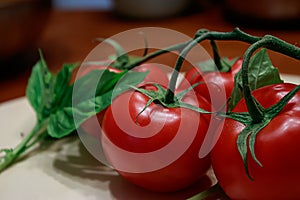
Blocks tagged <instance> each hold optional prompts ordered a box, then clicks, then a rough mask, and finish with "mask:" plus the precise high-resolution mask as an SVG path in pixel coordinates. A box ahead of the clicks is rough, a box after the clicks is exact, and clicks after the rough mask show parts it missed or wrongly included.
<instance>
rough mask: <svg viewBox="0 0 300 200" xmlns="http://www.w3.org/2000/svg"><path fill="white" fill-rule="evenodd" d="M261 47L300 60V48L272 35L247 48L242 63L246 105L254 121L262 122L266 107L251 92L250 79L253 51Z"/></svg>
mask: <svg viewBox="0 0 300 200" xmlns="http://www.w3.org/2000/svg"><path fill="white" fill-rule="evenodd" d="M261 47H266V48H268V49H271V50H273V51H277V52H280V53H283V54H285V55H288V56H290V57H293V58H295V59H298V60H300V48H298V47H296V46H294V45H291V44H289V43H287V42H285V41H283V40H281V39H279V38H276V37H274V36H270V35H266V36H264V37H263V38H262V39H260V40H258V41H257V42H255V43H253V44H252V45H251V46H250V47H249V48H248V49H247V50H246V52H245V54H244V59H243V64H242V84H243V93H244V97H245V100H246V105H247V108H248V112H249V114H250V116H251V118H252V121H253V123H260V122H261V121H262V120H263V119H264V115H265V109H264V108H263V107H262V106H261V105H260V103H259V102H258V101H257V100H256V99H255V98H254V97H253V95H252V94H251V88H250V84H249V80H248V65H249V62H250V58H251V56H252V55H253V53H254V52H255V51H256V50H257V49H259V48H261Z"/></svg>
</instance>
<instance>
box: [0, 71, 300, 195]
mask: <svg viewBox="0 0 300 200" xmlns="http://www.w3.org/2000/svg"><path fill="white" fill-rule="evenodd" d="M282 77H283V79H284V80H286V81H287V82H293V83H299V82H300V76H295V75H286V74H284V75H282ZM34 123H35V115H34V112H33V110H32V109H31V107H30V105H29V104H28V102H27V100H26V98H19V99H15V100H12V101H8V102H5V103H2V104H0V127H1V132H0V147H1V148H7V147H13V146H15V145H17V144H18V143H19V142H20V141H21V139H22V136H21V133H24V134H27V133H28V132H29V131H30V130H31V128H32V127H33V126H34ZM205 181H206V184H209V180H208V179H206V180H205ZM203 187H204V186H203V185H200V184H198V185H195V186H194V187H192V188H189V189H187V190H185V191H181V192H177V193H171V194H159V193H153V192H149V191H146V190H143V189H141V188H139V187H136V186H134V185H132V184H130V183H128V182H126V181H125V180H124V179H122V178H121V177H120V176H119V175H118V174H117V173H115V172H114V171H113V170H111V169H109V168H107V167H105V166H103V165H101V164H100V163H99V162H98V161H97V160H95V159H94V158H93V157H92V156H91V155H90V154H89V153H87V151H86V150H85V148H84V147H83V145H82V144H81V142H80V141H79V140H78V139H77V137H69V138H65V139H63V140H60V141H57V142H55V143H52V145H50V146H49V147H48V148H47V149H45V150H40V151H39V152H35V153H32V154H31V155H30V157H28V158H27V159H24V160H22V161H20V162H18V163H16V164H15V165H13V166H12V167H10V168H8V169H7V170H5V171H4V172H2V173H1V174H0V199H1V200H2V199H3V200H8V199H9V200H10V199H13V200H48V199H49V200H53V199H55V200H95V199H101V200H108V199H120V200H135V199H136V200H137V199H142V198H143V199H144V200H148V199H149V200H150V199H151V200H152V199H172V200H176V199H185V198H187V197H190V196H192V195H193V194H195V193H197V192H199V191H201V190H202V189H203ZM206 187H207V185H206Z"/></svg>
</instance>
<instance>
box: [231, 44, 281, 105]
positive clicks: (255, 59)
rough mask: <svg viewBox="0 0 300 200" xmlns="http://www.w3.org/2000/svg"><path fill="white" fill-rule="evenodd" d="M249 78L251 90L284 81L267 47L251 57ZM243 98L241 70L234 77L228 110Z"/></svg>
mask: <svg viewBox="0 0 300 200" xmlns="http://www.w3.org/2000/svg"><path fill="white" fill-rule="evenodd" d="M248 78H249V83H250V88H251V90H255V89H258V88H261V87H263V86H266V85H270V84H275V83H282V82H283V81H282V80H281V79H280V75H279V71H278V69H277V68H275V67H274V66H273V65H272V62H271V60H270V58H269V56H268V53H267V50H266V49H264V48H263V49H261V50H260V51H259V52H257V53H256V54H255V55H254V56H252V58H251V59H250V62H249V66H248ZM242 98H243V87H242V73H241V70H240V71H239V72H238V73H237V74H236V75H235V77H234V89H233V91H232V93H231V97H230V101H229V104H228V110H229V111H230V110H232V109H233V108H234V107H235V105H236V104H237V103H238V102H239V101H240V100H241V99H242Z"/></svg>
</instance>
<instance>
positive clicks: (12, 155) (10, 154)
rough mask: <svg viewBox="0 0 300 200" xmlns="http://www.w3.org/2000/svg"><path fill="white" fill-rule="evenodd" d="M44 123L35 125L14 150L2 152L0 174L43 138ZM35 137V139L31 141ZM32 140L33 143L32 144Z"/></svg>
mask: <svg viewBox="0 0 300 200" xmlns="http://www.w3.org/2000/svg"><path fill="white" fill-rule="evenodd" d="M45 131H46V130H45V126H44V123H43V122H41V123H37V124H36V125H35V127H34V128H33V129H32V131H31V132H30V133H29V134H28V135H27V136H26V137H25V138H24V139H23V140H22V142H21V143H20V144H19V145H18V146H16V148H14V149H4V150H2V151H3V153H4V154H5V156H4V157H2V158H1V157H0V173H1V172H2V171H3V170H4V169H6V168H7V167H9V166H10V165H11V164H13V163H14V162H15V160H16V159H17V158H18V157H19V156H20V155H21V154H22V153H24V152H25V151H26V150H27V149H28V148H30V147H32V146H33V145H34V144H36V143H37V142H38V141H40V139H41V138H42V137H43V136H46V134H44V133H45ZM35 137H37V139H35V140H33V139H34V138H35ZM32 140H33V142H32Z"/></svg>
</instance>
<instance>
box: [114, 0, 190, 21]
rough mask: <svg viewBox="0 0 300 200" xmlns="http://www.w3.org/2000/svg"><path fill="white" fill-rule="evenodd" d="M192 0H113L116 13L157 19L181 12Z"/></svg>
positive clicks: (131, 16)
mask: <svg viewBox="0 0 300 200" xmlns="http://www.w3.org/2000/svg"><path fill="white" fill-rule="evenodd" d="M190 3H191V0H113V9H114V11H115V13H116V14H118V15H121V16H125V17H130V18H136V19H157V18H163V17H170V16H174V15H178V14H181V13H182V12H184V11H185V10H186V9H187V7H188V6H189V5H190Z"/></svg>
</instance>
